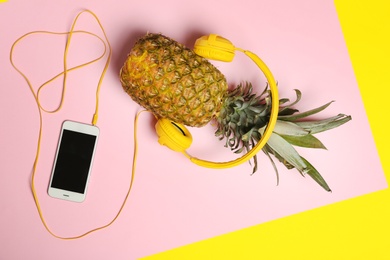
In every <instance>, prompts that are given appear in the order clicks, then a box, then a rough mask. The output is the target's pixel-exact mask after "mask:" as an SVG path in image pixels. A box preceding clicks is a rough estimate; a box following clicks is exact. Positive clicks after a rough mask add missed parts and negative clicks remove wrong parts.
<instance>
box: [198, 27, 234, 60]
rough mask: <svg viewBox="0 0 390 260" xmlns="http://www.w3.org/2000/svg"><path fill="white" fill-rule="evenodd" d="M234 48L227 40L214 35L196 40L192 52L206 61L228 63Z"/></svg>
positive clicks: (232, 55)
mask: <svg viewBox="0 0 390 260" xmlns="http://www.w3.org/2000/svg"><path fill="white" fill-rule="evenodd" d="M235 50H236V47H235V46H234V45H233V44H232V43H231V42H230V41H229V40H227V39H225V38H223V37H221V36H218V35H216V34H210V35H208V36H202V37H200V38H199V39H197V40H196V42H195V45H194V52H195V53H196V54H198V55H199V56H202V57H204V58H206V59H212V60H219V61H226V62H230V61H232V60H233V58H234V52H235Z"/></svg>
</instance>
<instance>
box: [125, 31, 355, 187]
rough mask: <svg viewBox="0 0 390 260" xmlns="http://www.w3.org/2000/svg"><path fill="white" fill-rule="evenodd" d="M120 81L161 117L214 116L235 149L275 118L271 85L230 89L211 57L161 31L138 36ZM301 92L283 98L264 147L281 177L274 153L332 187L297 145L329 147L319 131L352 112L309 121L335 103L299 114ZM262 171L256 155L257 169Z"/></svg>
mask: <svg viewBox="0 0 390 260" xmlns="http://www.w3.org/2000/svg"><path fill="white" fill-rule="evenodd" d="M120 80H121V83H122V86H123V89H124V90H125V92H126V93H128V94H129V95H130V97H131V98H132V99H133V100H134V101H135V102H137V103H138V104H140V105H141V106H143V107H144V108H146V109H147V110H149V111H150V112H152V113H153V114H154V115H155V116H156V117H157V118H167V119H169V120H172V121H174V122H177V123H181V124H184V125H188V126H192V127H201V126H204V125H206V124H207V123H209V122H210V121H211V120H213V119H214V120H215V121H216V123H217V130H216V132H215V135H216V136H217V137H218V138H219V139H221V140H223V139H225V140H226V143H225V146H226V147H230V149H231V150H232V151H234V152H235V153H241V152H244V151H248V150H250V149H251V148H252V147H253V146H255V145H256V143H257V142H258V141H259V140H260V138H261V136H262V133H263V132H264V130H265V127H266V125H267V123H268V121H269V115H270V110H271V98H270V92H269V90H268V88H267V87H266V88H265V90H264V91H263V93H261V94H260V95H256V94H253V93H252V91H253V88H252V85H251V84H250V83H245V84H241V85H239V86H238V87H237V88H235V89H233V90H229V89H228V84H227V82H226V79H225V77H224V75H223V74H222V73H221V72H220V71H219V70H218V69H217V68H215V67H214V66H213V65H212V64H211V63H210V62H209V61H207V60H206V59H205V58H203V57H201V56H198V55H197V54H195V53H194V52H193V51H192V50H190V49H188V48H186V47H185V46H183V45H182V44H180V43H178V42H176V41H174V40H172V39H170V38H168V37H166V36H164V35H161V34H151V33H149V34H147V35H145V36H144V37H142V38H141V39H139V40H138V41H137V43H136V44H135V46H134V47H133V48H132V50H131V52H130V54H129V55H128V58H127V60H126V62H125V64H124V65H123V67H122V69H121V71H120ZM295 92H296V96H297V99H296V100H295V101H294V102H292V103H289V100H288V99H280V111H279V114H278V120H277V123H276V125H275V128H274V130H273V133H272V135H271V137H270V139H269V140H268V142H267V144H266V145H265V146H264V147H263V152H264V153H265V154H266V156H267V157H268V158H269V159H270V161H271V163H272V165H273V167H274V169H275V172H276V175H277V181H279V176H278V170H277V168H276V164H275V163H274V161H273V159H272V157H275V158H276V159H277V160H279V161H280V162H281V163H282V164H283V165H285V166H286V167H287V168H288V169H292V168H295V169H297V170H298V172H299V173H301V174H302V175H305V174H307V175H309V176H310V177H312V178H313V179H314V180H315V181H316V182H317V183H318V184H319V185H320V186H321V187H323V188H324V189H325V190H327V191H330V188H329V186H328V184H327V183H326V181H325V180H324V179H323V178H322V176H321V175H320V173H319V172H318V171H317V170H316V169H315V168H314V167H313V166H312V165H311V164H310V163H309V162H308V161H307V160H306V159H305V158H303V157H302V156H300V155H299V154H298V152H297V151H296V149H295V148H294V146H301V147H306V148H323V149H325V146H324V145H323V144H322V143H321V142H320V140H318V139H317V138H316V137H315V136H314V135H313V134H316V133H318V132H322V131H326V130H329V129H332V128H335V127H338V126H340V125H342V124H344V123H346V122H348V121H349V120H351V117H350V116H347V115H344V114H339V115H337V116H335V117H331V118H327V119H323V120H310V121H308V120H306V121H304V120H302V119H304V118H306V117H308V116H311V115H313V114H316V113H318V112H320V111H322V110H324V109H325V108H327V107H328V106H329V105H330V104H331V102H329V103H327V104H325V105H323V106H321V107H318V108H315V109H312V110H309V111H307V112H303V113H299V111H298V110H296V109H294V108H293V106H294V105H296V104H297V103H298V102H299V100H300V99H301V92H300V91H299V90H295ZM288 103H289V104H288ZM271 155H272V156H271ZM256 170H257V158H256V156H254V157H253V173H254V172H255V171H256Z"/></svg>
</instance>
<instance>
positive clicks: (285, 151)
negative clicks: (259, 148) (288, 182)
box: [267, 133, 306, 171]
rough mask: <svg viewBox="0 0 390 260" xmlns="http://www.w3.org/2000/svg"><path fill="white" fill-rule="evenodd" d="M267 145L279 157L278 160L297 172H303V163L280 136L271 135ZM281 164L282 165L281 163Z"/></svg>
mask: <svg viewBox="0 0 390 260" xmlns="http://www.w3.org/2000/svg"><path fill="white" fill-rule="evenodd" d="M267 145H268V146H269V147H270V148H271V149H272V150H274V151H275V152H276V153H277V154H278V155H279V156H280V157H281V158H278V159H279V160H281V159H283V160H285V161H286V162H288V163H289V164H291V165H292V166H294V167H295V168H297V170H298V171H304V169H305V168H306V164H305V162H304V161H303V160H302V158H301V156H300V155H299V154H298V152H297V151H296V150H295V148H294V147H293V146H292V145H291V144H290V143H289V142H287V141H286V140H285V139H283V137H281V136H280V135H278V134H276V133H272V134H271V137H270V138H269V139H268V142H267ZM275 156H276V155H275ZM281 162H282V163H284V162H283V161H281Z"/></svg>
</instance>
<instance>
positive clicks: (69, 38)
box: [10, 10, 142, 240]
mask: <svg viewBox="0 0 390 260" xmlns="http://www.w3.org/2000/svg"><path fill="white" fill-rule="evenodd" d="M83 13H89V14H91V15H92V16H93V17H94V18H95V20H96V21H97V22H98V24H99V26H100V28H101V30H102V32H103V34H104V38H105V41H104V40H103V39H102V38H101V37H99V36H97V35H96V34H93V33H90V32H87V31H75V30H74V28H75V26H76V23H77V20H78V19H79V17H80V16H81V15H82V14H83ZM75 33H84V34H88V35H91V36H94V37H96V38H98V39H99V40H100V41H101V42H102V43H103V45H104V52H103V54H102V55H101V56H99V57H98V58H96V59H94V60H92V61H89V62H86V63H84V64H81V65H78V66H75V67H72V68H68V65H67V56H68V51H69V45H70V42H71V39H72V36H73V34H75ZM32 34H51V35H68V38H67V41H66V47H65V51H64V58H63V59H64V63H63V64H64V70H63V72H61V73H59V74H57V75H56V76H54V77H53V78H51V79H50V80H48V81H46V82H45V83H43V84H42V85H41V86H40V87H39V88H38V90H37V93H35V91H34V89H33V87H32V84H31V82H30V80H29V79H28V77H27V76H26V75H25V74H24V73H23V72H22V71H21V70H20V69H18V68H17V66H16V65H15V64H14V61H13V53H14V49H15V46H16V45H17V44H18V43H19V42H20V41H21V40H23V39H25V38H26V37H28V36H30V35H32ZM107 46H108V49H109V52H108V57H107V61H106V64H105V67H104V69H103V71H102V74H101V76H100V79H99V82H98V85H97V88H96V106H95V113H94V115H93V119H92V124H93V125H96V123H97V119H98V113H99V93H100V88H101V85H102V82H103V79H104V76H105V74H106V72H107V70H108V66H109V64H110V60H111V54H112V50H111V45H110V43H109V41H108V37H107V35H106V33H105V30H104V28H103V26H102V24H101V23H100V20H99V18H98V17H97V16H96V15H95V14H94V13H93V12H91V11H89V10H86V11H82V12H80V13H79V14H78V15H77V16H76V18H75V19H74V21H73V24H72V27H71V29H70V31H69V32H63V33H58V32H49V31H35V32H30V33H27V34H25V35H23V36H21V37H20V38H19V39H17V40H16V41H15V42H14V44H13V45H12V47H11V51H10V62H11V65H12V66H13V67H14V68H15V70H16V71H17V72H19V74H20V75H21V76H22V77H23V78H24V79H25V81H26V82H27V85H28V86H29V88H30V91H31V93H32V94H33V96H34V99H35V102H36V104H37V107H38V112H39V133H38V140H37V149H36V153H35V159H34V164H33V170H32V175H31V191H32V194H33V197H34V201H35V204H36V207H37V210H38V214H39V217H40V219H41V221H42V223H43V225H44V227H45V228H46V230H47V231H48V232H49V233H50V234H51V235H53V236H54V237H56V238H59V239H64V240H72V239H78V238H81V237H84V236H86V235H88V234H90V233H93V232H95V231H98V230H101V229H104V228H106V227H108V226H110V225H111V224H112V223H114V222H115V220H116V219H117V218H118V217H119V215H120V213H121V212H122V210H123V208H124V206H125V204H126V201H127V199H128V197H129V194H130V191H131V188H132V185H133V181H134V174H135V163H136V158H137V152H138V148H137V140H136V137H137V133H136V127H135V130H134V139H135V140H134V156H133V168H132V174H131V180H130V185H129V189H128V192H127V194H126V196H125V199H124V201H123V203H122V206H121V207H120V209H119V211H118V213H117V214H116V216H115V217H114V218H113V220H112V221H110V222H109V223H108V224H106V225H104V226H101V227H98V228H95V229H92V230H90V231H88V232H86V233H84V234H82V235H79V236H73V237H61V236H58V235H56V234H54V233H53V232H52V231H51V230H50V228H49V226H48V225H47V223H46V221H45V219H44V217H43V214H42V210H41V206H40V203H39V199H38V196H37V193H36V189H35V174H36V169H37V165H38V159H39V154H40V150H41V139H42V128H43V120H42V111H44V112H46V113H56V112H58V111H59V110H60V109H61V108H62V105H63V102H64V98H65V90H66V81H67V74H68V72H70V71H73V70H76V69H79V68H82V67H85V66H87V65H90V64H92V63H94V62H97V61H99V60H101V59H102V58H103V57H104V56H105V55H106V53H107ZM60 76H63V88H62V94H61V100H60V104H59V105H58V107H57V108H56V109H53V110H47V109H45V108H44V107H43V106H42V105H41V102H40V99H39V94H40V91H41V90H42V89H43V88H44V87H46V86H47V85H48V84H49V83H51V82H53V81H54V80H56V79H57V78H59V77H60ZM141 112H142V111H141ZM139 114H140V113H138V114H137V115H136V118H135V125H136V124H137V123H138V116H139Z"/></svg>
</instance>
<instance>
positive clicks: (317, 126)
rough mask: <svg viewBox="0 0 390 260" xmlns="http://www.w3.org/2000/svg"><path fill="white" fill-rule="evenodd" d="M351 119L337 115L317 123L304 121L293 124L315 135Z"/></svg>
mask: <svg viewBox="0 0 390 260" xmlns="http://www.w3.org/2000/svg"><path fill="white" fill-rule="evenodd" d="M351 119H352V117H351V116H347V115H344V114H338V115H337V116H334V117H330V118H327V119H323V120H317V121H306V122H295V124H297V125H299V126H300V127H302V128H304V129H306V130H307V131H309V132H310V133H311V134H316V133H320V132H324V131H327V130H330V129H333V128H336V127H338V126H341V125H343V124H345V123H346V122H348V121H350V120H351Z"/></svg>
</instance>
